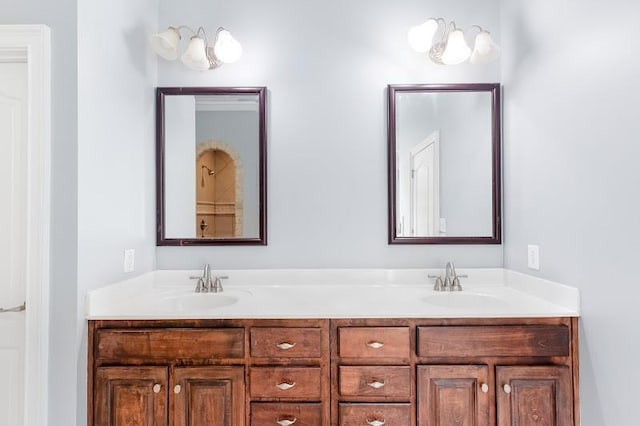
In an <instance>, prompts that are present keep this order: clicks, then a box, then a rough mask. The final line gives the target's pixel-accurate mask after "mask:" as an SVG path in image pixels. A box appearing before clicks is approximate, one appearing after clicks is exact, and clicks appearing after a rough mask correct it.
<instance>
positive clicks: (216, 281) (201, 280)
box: [191, 263, 229, 293]
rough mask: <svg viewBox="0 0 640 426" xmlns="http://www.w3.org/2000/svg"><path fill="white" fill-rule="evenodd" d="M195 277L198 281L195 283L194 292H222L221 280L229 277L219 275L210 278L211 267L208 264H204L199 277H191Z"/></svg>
mask: <svg viewBox="0 0 640 426" xmlns="http://www.w3.org/2000/svg"><path fill="white" fill-rule="evenodd" d="M191 278H197V279H198V283H197V284H196V288H195V292H196V293H222V291H224V288H223V287H222V280H225V279H227V278H229V277H227V276H220V277H217V276H216V277H213V278H211V268H210V267H209V264H208V263H207V264H205V265H204V269H203V270H202V276H201V277H191Z"/></svg>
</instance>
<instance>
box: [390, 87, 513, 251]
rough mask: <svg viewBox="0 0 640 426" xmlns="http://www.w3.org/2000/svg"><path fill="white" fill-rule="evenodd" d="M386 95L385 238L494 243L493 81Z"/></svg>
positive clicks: (497, 121) (497, 141)
mask: <svg viewBox="0 0 640 426" xmlns="http://www.w3.org/2000/svg"><path fill="white" fill-rule="evenodd" d="M387 94H388V160H389V163H388V182H389V189H388V191H389V244H500V243H501V242H502V233H501V227H502V223H501V152H500V147H501V132H502V127H501V106H500V103H501V90H500V84H498V83H489V84H437V85H389V86H388V89H387Z"/></svg>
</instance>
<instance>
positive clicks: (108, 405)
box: [94, 367, 168, 426]
mask: <svg viewBox="0 0 640 426" xmlns="http://www.w3.org/2000/svg"><path fill="white" fill-rule="evenodd" d="M95 380H96V382H95V397H94V401H95V402H94V426H165V425H166V424H167V395H168V393H167V382H168V380H167V368H165V367H101V368H98V369H97V371H96V377H95Z"/></svg>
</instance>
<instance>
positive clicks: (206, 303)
mask: <svg viewBox="0 0 640 426" xmlns="http://www.w3.org/2000/svg"><path fill="white" fill-rule="evenodd" d="M238 300H239V298H238V297H236V296H231V295H227V294H224V293H189V294H180V295H172V296H167V297H164V298H162V299H161V300H160V301H159V302H158V304H157V305H156V308H157V309H159V310H162V311H172V312H206V311H210V310H213V309H217V308H222V307H225V306H231V305H233V304H236V303H238Z"/></svg>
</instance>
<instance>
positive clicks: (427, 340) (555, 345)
mask: <svg viewBox="0 0 640 426" xmlns="http://www.w3.org/2000/svg"><path fill="white" fill-rule="evenodd" d="M569 341H570V339H569V329H568V328H567V327H564V326H537V325H529V326H461V327H418V348H417V352H418V355H419V356H428V357H480V356H515V357H519V356H527V357H534V356H544V357H550V356H568V355H569Z"/></svg>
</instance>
